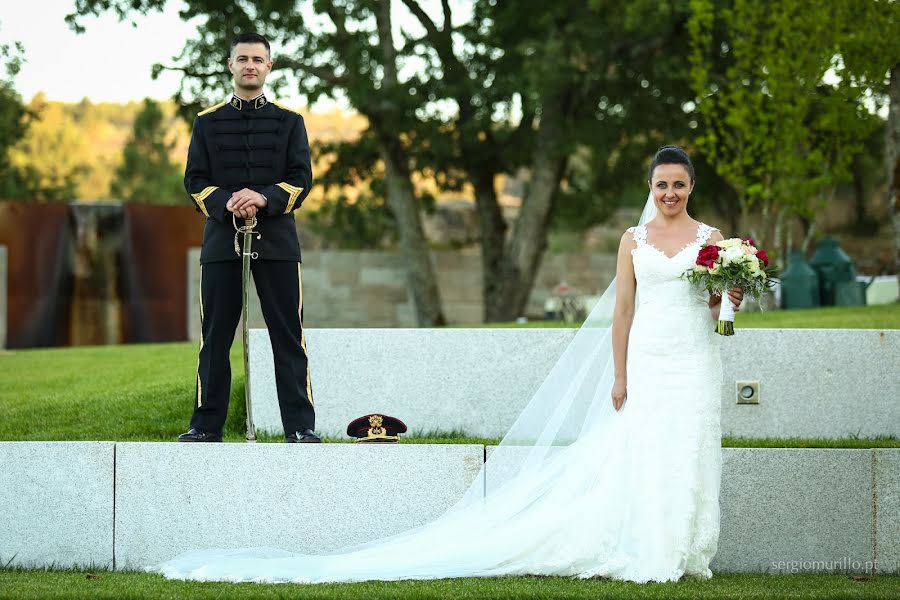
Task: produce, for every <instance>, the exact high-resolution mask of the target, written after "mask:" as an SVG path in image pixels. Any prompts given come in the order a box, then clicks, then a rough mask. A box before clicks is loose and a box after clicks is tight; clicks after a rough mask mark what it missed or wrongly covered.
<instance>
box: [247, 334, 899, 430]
mask: <svg viewBox="0 0 900 600" xmlns="http://www.w3.org/2000/svg"><path fill="white" fill-rule="evenodd" d="M574 335H575V330H574V329H479V328H473V329H310V330H308V332H307V336H306V339H307V347H308V349H309V353H310V370H311V373H312V387H313V392H314V396H315V401H316V409H317V410H316V412H317V415H316V429H317V430H319V431H320V432H322V433H324V434H326V435H329V436H344V435H346V434H345V429H346V426H347V423H349V422H350V421H351V420H352V419H354V418H356V417H359V416H361V415H365V414H368V413H371V412H384V413H387V414H389V415H393V416H395V417H398V418H400V419H402V420H403V421H404V422H405V423H406V424H407V425H408V426H409V427H410V429H411V430H412V431H415V432H430V431H442V432H447V431H462V432H464V433H466V434H468V435H474V436H482V437H500V436H502V435H503V434H504V433H506V431H507V430H508V429H509V428H510V426H511V425H512V423H513V421H514V420H515V418H516V417H517V416H518V414H519V413H520V412H521V410H522V408H523V407H524V406H525V404H526V403H527V402H528V400H529V399H530V398H531V396H532V395H533V394H534V392H535V390H537V388H538V387H539V386H540V384H541V383H542V381H543V379H544V377H545V376H546V374H547V373H548V372H549V371H550V369H551V368H552V366H553V364H554V363H555V362H556V360H557V358H558V357H559V356H560V355H561V354H562V352H563V350H564V349H565V348H566V346H567V345H568V343H569V342H570V341H571V339H572V337H573V336H574ZM721 350H722V358H723V366H724V369H723V371H724V378H723V383H722V432H723V434H724V435H729V436H740V437H780V438H785V437H849V436H856V435H861V436H877V435H895V436H900V377H898V372H900V369H898V367H900V331H897V330H887V331H878V330H866V329H739V330H738V333H737V335H735V336H734V337H730V338H724V339H722V340H721ZM250 360H251V362H250V369H251V383H252V389H251V391H252V398H253V412H254V417H255V421H256V425H257V427H258V428H259V429H261V430H265V431H271V432H277V433H280V432H282V425H281V417H280V412H279V409H278V400H277V393H276V390H275V373H274V366H273V361H272V351H271V347H270V345H269V341H268V332H267V331H266V330H264V329H260V330H251V332H250ZM738 382H749V383H757V384H758V396H757V399H758V401H759V403H758V404H739V403H738V385H737V384H738Z"/></svg>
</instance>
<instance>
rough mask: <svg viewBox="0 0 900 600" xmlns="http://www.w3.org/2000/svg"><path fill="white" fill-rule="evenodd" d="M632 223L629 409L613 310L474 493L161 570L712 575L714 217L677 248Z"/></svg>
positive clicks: (563, 365)
mask: <svg viewBox="0 0 900 600" xmlns="http://www.w3.org/2000/svg"><path fill="white" fill-rule="evenodd" d="M629 231H631V232H632V233H633V235H634V238H635V240H636V242H637V248H636V249H635V250H633V251H632V256H633V261H634V270H635V276H636V279H637V293H638V298H637V302H636V304H637V310H636V313H635V318H634V322H633V325H632V329H631V334H630V338H629V346H628V362H627V368H628V397H627V401H626V403H625V405H624V407H623V408H622V410H621V411H618V412H617V411H615V410H614V409H613V408H612V402H611V399H610V395H609V390H610V386H611V381H612V379H611V377H612V371H611V368H612V367H611V360H610V351H609V322H608V321H606V322H602V323H601V322H593V323H590V322H589V323H587V324H586V325H585V327H583V329H582V331H580V332H579V334H578V336H577V337H576V339H575V341H573V343H572V346H570V348H569V349H568V350H567V351H566V354H564V355H563V357H562V358H561V359H560V361H561V362H560V365H558V367H557V368H555V369H554V371H553V372H552V373H551V376H550V377H548V381H547V382H545V385H544V386H542V389H541V390H539V392H538V395H537V397H538V399H540V398H545V399H546V401H544V400H541V401H540V402H536V401H533V405H532V406H529V408H528V409H526V411H525V413H523V415H522V417H520V420H519V421H517V424H516V425H515V426H514V427H513V430H512V431H511V432H510V434H508V435H507V437H506V438H504V444H503V445H501V446H500V447H499V448H498V449H497V450H496V451H495V452H494V453H493V455H492V456H491V457H490V458H489V459H488V461H487V463H486V465H485V468H483V469H482V472H481V473H480V474H479V477H478V478H477V479H476V481H475V482H474V483H473V485H472V487H471V488H470V490H469V492H468V493H467V494H466V496H465V497H464V498H463V499H462V500H461V501H460V502H459V504H458V505H456V506H455V507H453V508H451V509H450V510H449V511H448V512H446V513H445V514H444V515H443V516H441V517H440V518H438V519H437V520H436V521H433V522H431V523H428V524H426V525H424V526H421V527H418V528H416V529H413V530H411V531H409V532H405V533H401V534H398V535H394V536H392V537H389V538H385V539H381V540H375V541H373V542H370V543H367V544H364V545H361V546H356V547H352V548H347V549H343V550H339V551H337V552H333V553H330V554H325V555H321V556H312V555H299V554H293V553H290V552H285V551H280V550H273V549H267V548H256V549H240V550H202V551H194V552H189V553H187V554H183V555H181V556H179V557H176V558H175V559H173V560H170V561H168V562H166V563H163V564H161V565H156V566H154V567H152V568H150V569H149V570H151V571H155V572H159V573H162V574H164V575H165V576H166V577H170V578H176V579H195V580H222V581H257V582H297V583H317V582H349V581H364V580H400V579H437V578H445V577H486V576H499V575H525V574H533V575H562V576H575V577H580V578H587V577H609V578H613V579H621V580H628V581H636V582H647V581H659V582H662V581H675V580H678V579H679V578H681V577H682V575H689V576H693V577H697V578H704V579H705V578H709V577H711V576H712V572H711V571H710V569H709V563H710V560H711V559H712V557H713V555H714V554H715V553H716V547H717V542H718V536H719V483H720V479H721V428H720V420H719V417H720V398H721V395H720V386H721V365H720V359H719V350H718V338H719V336H717V335H716V334H715V333H714V331H713V329H714V321H713V320H712V317H711V315H710V312H709V309H708V307H707V303H706V294H705V293H702V292H698V291H697V290H696V289H694V288H693V287H692V286H691V285H690V284H689V283H688V282H687V281H686V280H684V279H682V278H681V274H682V273H683V272H684V271H685V270H686V269H688V268H690V267H691V266H692V265H693V262H694V260H695V258H696V255H697V251H698V250H699V246H700V244H701V243H702V242H704V241H705V240H707V239H708V237H709V235H710V233H711V232H712V231H713V229H712V228H710V227H708V226H706V225H701V226H700V227H699V229H698V233H697V239H696V241H695V242H693V243H691V244H688V245H687V246H686V247H685V248H684V249H682V250H681V251H680V252H679V253H677V254H676V255H675V256H672V257H668V256H666V255H665V254H663V253H662V252H661V251H660V250H658V249H656V248H654V247H653V246H651V245H649V244H648V243H647V241H646V229H645V228H644V227H643V226H638V227H635V228H632V229H630V230H629ZM592 314H593V313H592ZM567 361H568V362H567ZM538 423H540V425H539V426H538V425H536V424H538ZM526 432H531V433H530V434H529V435H528V436H526V435H525V433H526ZM535 432H538V433H536V434H535ZM532 434H534V435H532ZM525 437H529V439H528V440H527V441H526V440H525ZM485 474H487V475H486V477H485Z"/></svg>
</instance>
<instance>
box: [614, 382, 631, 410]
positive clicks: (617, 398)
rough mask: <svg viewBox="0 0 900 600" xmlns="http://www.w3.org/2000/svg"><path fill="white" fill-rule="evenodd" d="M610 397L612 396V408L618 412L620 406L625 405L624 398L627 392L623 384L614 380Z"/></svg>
mask: <svg viewBox="0 0 900 600" xmlns="http://www.w3.org/2000/svg"><path fill="white" fill-rule="evenodd" d="M610 395H611V396H612V403H613V408H615V409H616V410H620V409H621V408H622V405H623V404H625V398H627V397H628V392H627V391H626V388H625V382H624V381H619V380H618V379H616V381H615V382H614V383H613V386H612V392H611V393H610Z"/></svg>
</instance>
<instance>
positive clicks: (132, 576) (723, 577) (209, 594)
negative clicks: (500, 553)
mask: <svg viewBox="0 0 900 600" xmlns="http://www.w3.org/2000/svg"><path fill="white" fill-rule="evenodd" d="M898 594H900V577H898V576H887V575H876V576H874V577H869V576H850V575H840V574H797V575H762V574H743V573H741V574H738V573H716V574H714V576H713V578H712V579H711V580H709V581H693V580H687V579H686V580H682V581H679V582H677V583H664V584H661V583H650V584H643V585H640V584H635V583H627V582H619V581H609V580H602V579H589V580H576V579H569V578H563V577H498V578H488V579H485V578H469V579H439V580H436V581H401V582H366V583H349V584H319V585H293V584H280V585H266V584H256V583H241V584H232V583H198V582H182V581H167V580H165V579H163V578H162V577H161V576H158V575H147V574H142V573H110V572H105V571H95V572H84V571H21V570H0V598H17V599H26V598H111V599H112V598H115V599H128V598H211V599H212V598H236V599H241V600H244V599H246V600H253V599H257V598H266V599H268V598H304V599H309V600H337V599H348V600H351V599H352V600H356V599H358V598H373V599H374V598H398V599H405V598H409V599H413V598H416V599H418V598H423V599H431V598H434V599H437V598H454V599H455V598H460V599H469V598H491V599H507V598H508V599H514V598H516V599H517V598H532V599H535V600H545V599H548V598H566V599H574V600H577V599H585V600H586V599H592V600H593V599H599V598H626V599H627V598H665V599H670V598H671V599H681V598H684V599H687V598H733V599H736V600H737V599H769V598H771V599H776V598H778V599H781V598H798V599H800V598H873V599H874V598H897V597H898Z"/></svg>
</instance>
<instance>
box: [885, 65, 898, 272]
mask: <svg viewBox="0 0 900 600" xmlns="http://www.w3.org/2000/svg"><path fill="white" fill-rule="evenodd" d="M888 96H889V98H890V108H889V109H888V118H887V127H885V145H884V150H885V152H884V154H885V157H886V159H887V183H888V185H887V189H888V207H889V209H890V211H891V223H892V225H893V226H894V269H895V271H896V272H897V273H898V274H900V63H898V64H896V65H894V68H893V69H891V82H890V87H889V91H888Z"/></svg>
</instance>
